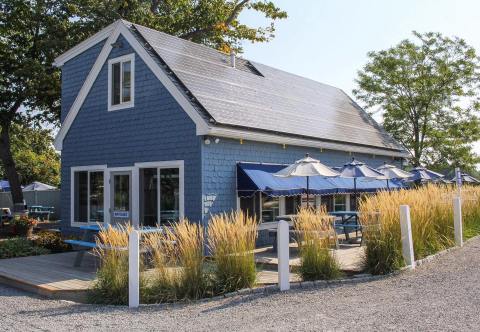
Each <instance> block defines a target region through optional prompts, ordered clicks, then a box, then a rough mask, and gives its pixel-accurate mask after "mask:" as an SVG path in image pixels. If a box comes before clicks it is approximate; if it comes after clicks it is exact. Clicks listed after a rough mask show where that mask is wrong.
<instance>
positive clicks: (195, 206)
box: [55, 20, 407, 231]
mask: <svg viewBox="0 0 480 332" xmlns="http://www.w3.org/2000/svg"><path fill="white" fill-rule="evenodd" d="M55 65H56V66H59V67H61V69H62V116H61V120H62V126H61V129H60V131H59V133H58V136H57V138H56V140H55V146H56V147H57V149H58V150H61V159H62V172H61V173H62V174H61V176H62V185H61V190H62V211H61V214H62V223H63V225H62V227H63V228H64V229H65V230H67V231H68V230H74V229H75V227H78V226H80V225H85V224H88V223H97V222H100V223H105V224H106V223H116V222H124V221H132V222H133V223H134V224H135V225H155V224H158V223H166V222H171V221H172V220H177V219H178V218H181V217H187V218H188V219H189V220H191V221H197V222H203V223H206V222H208V217H209V215H210V214H212V213H218V212H223V211H231V210H235V209H243V210H248V211H249V213H254V214H256V215H257V216H258V218H259V219H262V220H263V221H267V220H272V219H273V218H275V217H276V216H277V215H279V214H288V213H294V212H295V210H296V208H297V207H298V206H299V205H301V204H303V203H305V202H304V200H305V197H304V195H302V185H301V184H298V181H297V185H296V187H295V188H293V187H292V188H289V187H288V186H289V184H288V182H284V183H280V184H278V183H277V182H275V181H276V180H275V181H274V180H272V179H271V176H272V172H273V170H274V169H278V168H281V167H282V166H281V165H284V164H289V163H292V162H294V161H295V160H297V159H300V158H302V157H303V156H304V155H305V154H306V153H310V155H311V156H312V157H314V158H317V159H320V160H321V161H322V162H323V163H325V164H327V165H329V166H341V165H343V164H344V163H345V162H348V161H350V160H351V158H352V156H355V158H357V159H359V160H361V161H363V162H365V163H367V164H369V165H371V166H374V167H376V166H379V165H380V164H382V163H383V162H385V161H387V162H389V163H397V164H401V162H402V160H403V159H404V158H405V157H406V156H407V154H406V152H405V150H404V148H403V147H402V146H400V145H399V144H398V143H397V142H395V141H394V140H393V139H392V138H391V137H390V136H389V135H388V134H386V133H385V132H384V130H383V129H382V128H381V127H380V126H379V125H378V124H377V123H375V121H374V120H373V119H372V118H370V117H369V116H368V115H367V113H366V112H365V111H364V110H362V109H361V108H360V107H359V106H358V105H357V104H355V102H354V101H353V100H351V99H350V98H349V97H348V96H347V95H346V94H345V93H344V92H343V91H341V90H340V89H337V88H335V87H332V86H329V85H325V84H321V83H318V82H315V81H312V80H309V79H306V78H302V77H299V76H296V75H293V74H289V73H286V72H284V71H281V70H278V69H275V68H271V67H268V66H265V65H263V64H259V63H255V62H253V61H248V60H245V59H243V58H240V57H236V56H234V55H228V54H223V53H221V52H218V51H216V50H214V49H211V48H208V47H206V46H202V45H198V44H194V43H191V42H189V41H185V40H182V39H179V38H176V37H173V36H170V35H167V34H165V33H161V32H158V31H155V30H152V29H148V28H146V27H143V26H140V25H136V24H132V23H129V22H126V21H122V20H119V21H117V22H115V23H113V24H112V25H110V26H108V27H106V28H105V29H103V30H101V31H100V32H98V33H97V34H95V35H93V36H92V37H90V38H88V39H87V40H85V41H84V42H82V43H81V44H79V45H77V46H75V47H74V48H72V49H71V50H69V51H67V52H66V53H64V54H62V55H61V56H59V57H58V58H57V59H56V61H55ZM266 165H270V166H268V167H267V166H266ZM252 169H253V171H252ZM252 172H254V173H255V174H257V175H256V177H257V178H255V176H251V177H250V175H251V174H253V173H252ZM249 174H250V175H249ZM269 177H270V180H268V179H269ZM259 179H263V180H265V181H266V182H265V181H264V182H262V183H264V184H263V185H262V184H261V183H260V182H261V181H260V182H259ZM268 181H270V182H271V183H273V182H275V183H277V184H268V183H270V182H268ZM272 181H273V182H272ZM283 181H288V179H285V180H283ZM265 183H267V184H265ZM277 185H278V186H279V187H278V188H272V187H275V186H277ZM262 186H263V187H262ZM292 186H294V185H293V184H292ZM327 187H329V186H325V185H324V184H321V183H320V182H319V184H318V185H317V188H314V189H316V190H317V191H316V195H312V200H313V201H312V204H326V205H327V206H328V208H329V209H330V210H334V209H348V205H349V193H350V192H351V190H350V189H351V188H348V184H346V185H345V186H340V187H341V188H337V190H336V191H327ZM334 187H335V186H334ZM377 187H378V186H376V185H375V184H372V183H365V185H364V189H365V191H373V190H375V189H376V188H377ZM293 189H296V190H297V191H292V190H293ZM367 189H368V190H367Z"/></svg>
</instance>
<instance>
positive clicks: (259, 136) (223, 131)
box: [208, 126, 408, 158]
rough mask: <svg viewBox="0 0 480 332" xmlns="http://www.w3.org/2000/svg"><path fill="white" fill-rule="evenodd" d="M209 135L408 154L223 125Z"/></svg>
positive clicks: (339, 149)
mask: <svg viewBox="0 0 480 332" xmlns="http://www.w3.org/2000/svg"><path fill="white" fill-rule="evenodd" d="M208 135H212V136H220V137H227V138H234V139H242V140H246V141H257V142H266V143H276V144H280V145H282V144H285V145H286V146H287V147H286V148H287V149H288V146H289V145H291V146H306V147H310V148H317V149H328V150H336V151H346V152H356V153H365V154H375V155H378V156H392V157H401V158H407V157H408V156H407V155H406V154H405V153H402V152H400V151H399V152H396V151H389V150H384V149H381V148H376V147H363V146H354V145H352V144H349V143H347V142H345V143H344V144H342V143H331V142H321V141H317V140H310V139H304V138H294V137H288V136H281V135H275V134H270V133H259V132H254V131H248V130H242V129H234V128H223V127H215V126H214V127H211V128H210V130H209V132H208Z"/></svg>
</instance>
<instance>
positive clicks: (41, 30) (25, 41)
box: [0, 0, 80, 207]
mask: <svg viewBox="0 0 480 332" xmlns="http://www.w3.org/2000/svg"><path fill="white" fill-rule="evenodd" d="M66 4H67V3H66V2H65V1H52V0H38V1H29V0H9V1H2V2H0V36H1V37H0V157H1V160H2V165H3V169H4V173H5V176H6V177H7V178H8V180H9V181H10V186H11V189H12V198H13V202H14V203H15V204H16V207H18V205H21V202H22V200H23V195H22V191H21V189H20V177H19V175H18V172H17V166H16V164H15V159H14V155H13V152H12V139H11V135H12V130H13V129H12V128H13V125H14V124H25V126H26V125H27V124H29V123H30V122H32V121H34V122H36V123H37V124H41V123H45V122H54V121H56V120H57V119H58V117H59V111H60V107H59V106H60V103H59V97H60V73H59V71H58V70H57V69H55V68H53V67H52V65H51V64H52V62H53V60H54V59H55V57H56V56H58V55H59V54H60V53H62V52H63V51H65V50H66V49H68V48H69V47H71V46H73V44H74V43H76V42H77V40H76V38H78V36H79V35H80V34H79V33H76V32H77V31H75V29H74V27H75V23H74V22H73V21H72V20H71V18H72V15H73V14H72V13H71V12H70V11H69V9H68V7H67V6H66ZM70 36H72V37H70Z"/></svg>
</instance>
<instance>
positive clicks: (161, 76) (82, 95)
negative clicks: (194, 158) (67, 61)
mask: <svg viewBox="0 0 480 332" xmlns="http://www.w3.org/2000/svg"><path fill="white" fill-rule="evenodd" d="M114 24H115V28H114V30H112V31H110V36H109V37H108V39H107V41H106V42H105V45H104V46H103V48H102V51H101V52H100V54H99V55H98V58H97V60H96V61H95V63H94V65H93V67H92V69H91V70H90V73H89V74H88V76H87V78H86V79H85V82H84V83H83V86H82V88H81V89H80V92H79V93H78V95H77V97H76V98H75V101H74V102H73V104H72V107H71V108H70V110H69V112H68V114H67V117H66V118H65V120H64V121H63V124H62V127H61V128H60V130H59V132H58V134H57V136H56V137H55V141H54V143H53V144H54V146H55V148H56V149H57V150H59V151H61V150H62V145H63V140H64V138H65V136H66V135H67V132H68V130H69V129H70V127H71V125H72V123H73V121H74V120H75V117H76V116H77V114H78V112H79V110H80V108H81V106H82V105H83V102H84V101H85V99H86V97H87V96H88V93H89V92H90V89H91V88H92V86H93V83H94V82H95V80H96V78H97V76H98V74H99V73H100V70H101V69H102V67H103V65H104V63H105V61H106V60H107V58H108V55H109V54H110V51H111V50H112V45H111V44H112V43H114V42H115V41H116V40H117V38H118V36H119V35H120V34H121V35H122V36H123V37H124V38H125V39H126V40H127V41H128V43H129V44H130V46H131V47H132V48H133V49H134V50H135V52H136V53H137V55H138V56H139V57H140V58H141V59H142V60H143V62H145V64H146V65H147V66H148V67H149V68H150V70H151V71H152V72H153V73H154V74H155V76H156V77H157V78H158V80H160V82H161V83H162V84H163V86H164V87H165V88H166V89H167V90H168V92H169V93H170V94H171V95H172V96H173V97H174V98H175V100H176V101H177V102H178V103H179V104H180V106H181V107H182V109H183V110H184V111H185V112H186V113H187V114H188V116H189V117H190V118H191V119H192V121H193V122H194V123H195V125H196V134H197V135H207V134H208V132H209V130H210V127H209V126H208V124H207V122H206V121H205V120H204V119H203V118H202V116H201V115H200V114H199V113H198V112H197V110H195V108H194V107H193V106H192V104H191V103H190V101H189V100H188V99H187V98H186V97H185V96H184V95H183V94H182V93H181V92H180V90H179V89H178V87H177V86H175V84H173V82H172V81H171V80H170V78H169V77H168V76H167V74H165V73H164V72H163V70H162V69H161V68H160V67H159V66H158V64H157V63H156V62H155V61H154V60H153V59H152V57H151V56H150V54H148V52H147V51H146V50H145V48H144V47H143V46H142V45H141V44H140V43H139V42H138V40H137V39H136V38H135V37H134V36H133V35H132V33H131V32H130V31H129V30H128V28H127V27H126V26H125V24H124V23H123V21H121V20H118V21H116V22H115V23H114Z"/></svg>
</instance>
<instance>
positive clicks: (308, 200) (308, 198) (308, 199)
mask: <svg viewBox="0 0 480 332" xmlns="http://www.w3.org/2000/svg"><path fill="white" fill-rule="evenodd" d="M308 189H309V177H308V176H307V209H308V208H309V207H310V206H309V204H310V197H309V195H308V192H309V190H308Z"/></svg>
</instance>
